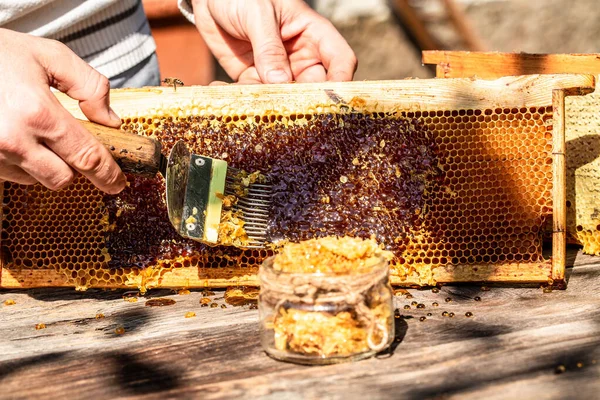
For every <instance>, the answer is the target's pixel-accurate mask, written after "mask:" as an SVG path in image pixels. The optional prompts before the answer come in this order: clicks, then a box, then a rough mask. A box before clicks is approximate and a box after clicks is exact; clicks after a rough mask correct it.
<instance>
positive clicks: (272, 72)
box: [247, 6, 292, 83]
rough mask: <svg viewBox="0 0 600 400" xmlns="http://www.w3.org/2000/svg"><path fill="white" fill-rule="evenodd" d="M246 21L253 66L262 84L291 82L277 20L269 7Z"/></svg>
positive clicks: (286, 56)
mask: <svg viewBox="0 0 600 400" xmlns="http://www.w3.org/2000/svg"><path fill="white" fill-rule="evenodd" d="M254 17H255V18H252V17H250V18H251V19H250V20H248V25H247V26H248V38H249V39H250V43H251V44H252V51H253V53H254V65H255V66H256V70H257V71H258V75H259V76H260V79H261V81H262V82H263V83H286V82H291V81H292V70H291V68H290V62H289V59H288V55H287V51H286V50H285V46H284V45H283V41H282V39H281V30H280V27H279V20H278V18H277V15H276V13H275V10H274V9H273V7H272V6H270V7H269V8H268V9H267V10H263V11H261V12H260V14H259V15H254Z"/></svg>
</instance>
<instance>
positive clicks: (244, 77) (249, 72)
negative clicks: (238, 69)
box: [237, 67, 263, 85]
mask: <svg viewBox="0 0 600 400" xmlns="http://www.w3.org/2000/svg"><path fill="white" fill-rule="evenodd" d="M237 83H240V84H243V85H256V84H260V83H263V82H262V80H261V79H260V76H259V75H258V71H257V70H256V68H254V67H250V68H248V69H246V70H245V71H244V72H242V73H241V74H240V76H239V78H238V81H237Z"/></svg>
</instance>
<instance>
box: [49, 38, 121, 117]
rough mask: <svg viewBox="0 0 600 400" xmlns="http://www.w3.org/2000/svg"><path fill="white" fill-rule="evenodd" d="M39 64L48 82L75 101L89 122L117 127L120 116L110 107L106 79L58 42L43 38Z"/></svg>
mask: <svg viewBox="0 0 600 400" xmlns="http://www.w3.org/2000/svg"><path fill="white" fill-rule="evenodd" d="M44 42H45V43H43V46H42V51H41V52H40V60H39V61H40V63H41V64H42V65H43V66H44V68H45V70H46V71H47V73H48V78H49V84H50V85H51V86H52V87H55V88H56V89H58V90H60V91H61V92H64V93H66V94H67V95H68V96H69V97H72V98H74V99H76V100H79V107H80V108H81V111H83V113H84V114H85V116H86V117H87V118H88V119H90V121H94V122H97V123H99V124H103V125H107V126H112V127H115V128H117V127H119V126H120V125H121V119H120V118H119V117H118V116H117V114H116V113H115V112H114V111H113V110H112V109H111V108H110V82H109V80H108V78H106V77H105V76H104V75H102V74H100V73H99V72H98V71H96V70H95V69H94V68H92V67H91V66H90V65H89V64H87V63H86V62H85V61H83V60H82V59H81V58H79V57H78V56H77V55H76V54H75V53H74V52H73V51H71V49H69V48H68V47H67V46H65V45H63V44H62V43H59V42H56V41H53V40H47V41H44Z"/></svg>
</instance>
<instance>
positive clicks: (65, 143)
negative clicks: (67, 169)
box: [42, 110, 127, 194]
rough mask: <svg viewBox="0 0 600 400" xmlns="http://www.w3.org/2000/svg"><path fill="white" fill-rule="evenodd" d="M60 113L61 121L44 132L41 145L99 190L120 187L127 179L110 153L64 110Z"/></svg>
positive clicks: (105, 190)
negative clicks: (50, 130) (52, 129)
mask: <svg viewBox="0 0 600 400" xmlns="http://www.w3.org/2000/svg"><path fill="white" fill-rule="evenodd" d="M61 114H62V115H61V119H60V120H61V121H62V122H61V124H59V125H58V126H57V128H56V129H55V130H54V131H52V132H48V133H46V134H45V136H44V137H43V138H42V140H43V142H44V144H45V145H46V146H48V148H50V149H51V150H52V151H54V152H55V153H56V154H57V155H58V156H60V158H62V159H63V160H64V161H65V162H67V164H69V165H70V166H71V167H73V168H74V169H75V170H76V171H78V172H80V173H81V174H82V175H84V176H85V177H87V178H88V179H89V180H90V181H91V182H92V183H93V184H94V185H95V186H96V187H98V188H99V189H100V190H103V191H104V192H106V193H111V194H115V193H119V192H120V191H121V190H123V189H124V188H125V185H126V183H127V178H126V177H125V175H124V174H123V172H121V169H120V168H119V166H118V165H117V163H116V161H115V160H114V159H113V157H112V155H111V154H110V152H109V151H108V150H107V149H106V148H105V147H104V146H103V145H102V144H101V143H100V142H99V141H98V140H96V139H95V138H94V137H93V135H92V134H91V133H89V132H88V131H87V130H86V129H85V128H84V127H83V126H82V125H81V124H80V123H79V122H77V120H76V119H75V118H73V117H72V116H71V115H70V114H69V113H68V112H67V111H66V110H62V111H61Z"/></svg>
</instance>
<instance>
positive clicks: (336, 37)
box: [180, 0, 357, 83]
mask: <svg viewBox="0 0 600 400" xmlns="http://www.w3.org/2000/svg"><path fill="white" fill-rule="evenodd" d="M181 1H182V0H180V3H181ZM183 3H184V4H182V6H183V7H182V8H183V10H184V11H185V2H183ZM191 5H192V8H193V18H194V22H195V24H196V27H197V28H198V30H199V31H200V34H201V35H202V37H203V38H204V40H205V41H206V43H207V44H208V46H209V48H210V49H211V51H212V52H213V54H214V55H215V57H216V58H217V60H218V61H219V63H220V64H221V65H222V66H223V68H224V69H225V71H226V72H227V73H228V74H229V75H230V76H231V77H232V78H233V79H234V80H235V81H238V82H240V83H284V82H291V81H297V82H320V81H325V80H329V81H347V80H352V77H353V76H354V72H355V71H356V66H357V61H356V57H355V55H354V52H353V51H352V49H351V48H350V46H349V45H348V43H346V41H345V40H344V38H343V37H342V36H341V35H340V33H339V32H338V31H337V30H336V29H335V28H334V26H333V25H332V24H331V23H330V22H329V21H328V20H327V19H325V18H324V17H322V16H321V15H319V14H318V13H317V12H315V11H314V10H312V9H311V8H310V7H309V6H308V5H306V3H304V1H302V0H252V1H248V0H192V1H191ZM184 14H186V13H185V12H184ZM187 15H188V17H189V16H190V15H189V13H187Z"/></svg>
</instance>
